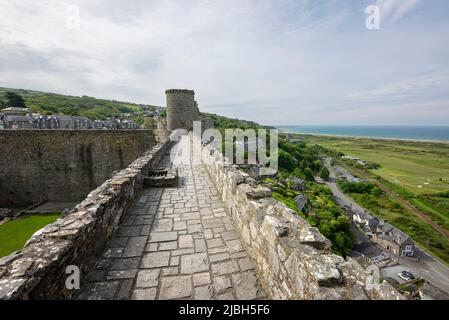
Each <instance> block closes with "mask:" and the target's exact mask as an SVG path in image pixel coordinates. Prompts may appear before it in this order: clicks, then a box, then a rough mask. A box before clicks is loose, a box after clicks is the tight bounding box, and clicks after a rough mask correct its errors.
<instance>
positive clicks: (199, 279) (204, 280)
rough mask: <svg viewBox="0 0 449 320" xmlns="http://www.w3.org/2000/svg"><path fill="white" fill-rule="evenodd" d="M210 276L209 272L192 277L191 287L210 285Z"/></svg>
mask: <svg viewBox="0 0 449 320" xmlns="http://www.w3.org/2000/svg"><path fill="white" fill-rule="evenodd" d="M210 282H211V280H210V274H209V272H203V273H197V274H194V275H193V285H194V286H195V287H198V286H203V285H206V284H210Z"/></svg>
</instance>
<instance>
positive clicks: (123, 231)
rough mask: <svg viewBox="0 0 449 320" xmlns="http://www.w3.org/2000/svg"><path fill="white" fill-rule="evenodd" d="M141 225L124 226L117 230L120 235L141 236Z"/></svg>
mask: <svg viewBox="0 0 449 320" xmlns="http://www.w3.org/2000/svg"><path fill="white" fill-rule="evenodd" d="M141 230H142V227H141V226H122V227H120V228H119V229H118V231H117V236H119V237H137V236H140V231H141Z"/></svg>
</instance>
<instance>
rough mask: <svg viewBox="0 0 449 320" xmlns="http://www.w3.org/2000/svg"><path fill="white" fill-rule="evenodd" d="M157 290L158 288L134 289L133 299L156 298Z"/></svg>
mask: <svg viewBox="0 0 449 320" xmlns="http://www.w3.org/2000/svg"><path fill="white" fill-rule="evenodd" d="M156 294H157V290H156V288H149V289H136V290H134V292H133V294H132V297H131V299H133V300H155V299H156Z"/></svg>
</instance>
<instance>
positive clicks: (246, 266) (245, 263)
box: [238, 258, 254, 271]
mask: <svg viewBox="0 0 449 320" xmlns="http://www.w3.org/2000/svg"><path fill="white" fill-rule="evenodd" d="M238 261H239V266H240V270H241V271H247V270H252V269H254V264H253V262H252V261H251V259H250V258H243V259H239V260H238Z"/></svg>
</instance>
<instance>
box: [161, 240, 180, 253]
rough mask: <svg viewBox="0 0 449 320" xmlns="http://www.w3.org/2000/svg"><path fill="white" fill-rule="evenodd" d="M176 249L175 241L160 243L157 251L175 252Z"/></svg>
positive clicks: (176, 243)
mask: <svg viewBox="0 0 449 320" xmlns="http://www.w3.org/2000/svg"><path fill="white" fill-rule="evenodd" d="M176 249H178V242H176V241H169V242H161V243H160V244H159V251H166V250H176Z"/></svg>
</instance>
